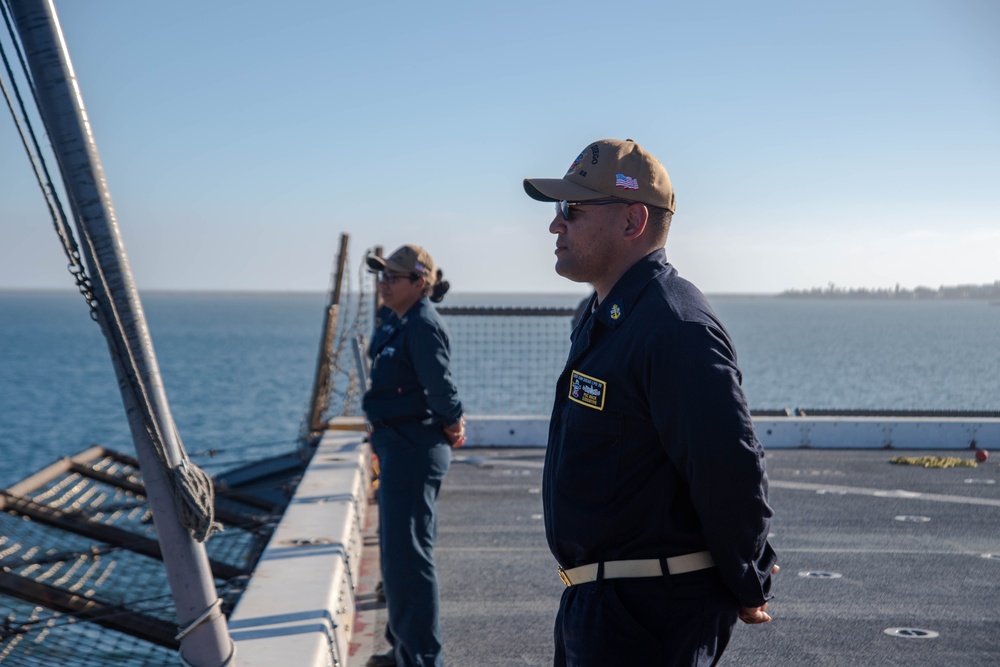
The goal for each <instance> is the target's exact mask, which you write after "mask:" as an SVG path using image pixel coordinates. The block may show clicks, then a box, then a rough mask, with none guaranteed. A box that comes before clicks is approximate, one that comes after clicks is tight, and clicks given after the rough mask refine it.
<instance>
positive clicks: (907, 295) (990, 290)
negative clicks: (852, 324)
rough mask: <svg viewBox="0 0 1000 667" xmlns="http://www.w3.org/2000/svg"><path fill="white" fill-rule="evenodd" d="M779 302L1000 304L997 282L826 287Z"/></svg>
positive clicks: (791, 293) (784, 294)
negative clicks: (871, 301)
mask: <svg viewBox="0 0 1000 667" xmlns="http://www.w3.org/2000/svg"><path fill="white" fill-rule="evenodd" d="M778 296H779V297H782V298H793V299H795V298H800V299H801V298H809V299H891V300H902V301H910V300H914V299H920V300H928V301H933V300H959V299H960V300H965V299H976V300H984V301H991V302H992V301H1000V280H997V281H996V282H993V283H984V284H982V285H951V286H946V285H942V286H941V287H938V288H937V289H932V288H930V287H917V288H915V289H912V290H911V289H907V288H905V287H900V286H899V285H896V287H895V288H874V289H872V288H868V287H857V288H855V287H851V288H847V287H837V286H836V285H833V284H830V285H829V286H828V287H825V288H823V287H813V288H812V289H809V290H794V289H792V290H785V291H784V292H781V293H780V294H778Z"/></svg>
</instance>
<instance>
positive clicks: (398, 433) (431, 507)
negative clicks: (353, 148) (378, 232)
mask: <svg viewBox="0 0 1000 667" xmlns="http://www.w3.org/2000/svg"><path fill="white" fill-rule="evenodd" d="M367 262H368V265H369V267H370V268H371V269H372V270H374V271H377V272H378V289H379V295H380V297H381V299H382V302H383V304H385V306H386V307H388V308H389V309H390V310H391V315H388V317H385V318H383V321H382V322H381V323H380V324H379V326H378V327H377V330H376V332H375V335H374V336H373V339H372V346H371V348H370V350H369V354H370V356H371V357H372V360H373V364H372V370H371V389H369V390H368V392H367V393H366V394H365V396H364V399H363V402H362V407H363V408H364V411H365V416H366V417H367V419H368V421H369V423H370V424H371V426H372V433H371V443H372V448H373V449H374V451H375V454H376V455H378V458H379V465H380V473H379V493H378V503H379V538H380V541H381V555H382V577H383V586H384V591H385V598H386V605H387V607H388V610H389V624H388V628H387V630H386V638H387V639H388V641H389V643H390V644H392V646H393V649H392V650H391V651H389V652H388V653H386V654H384V655H375V656H372V657H371V659H369V661H368V665H369V667H381V666H383V665H404V666H406V667H441V665H442V659H441V623H440V612H439V596H438V583H437V574H436V572H435V568H434V558H433V551H434V540H435V537H436V533H437V512H436V500H437V495H438V491H439V490H440V488H441V481H442V480H443V479H444V476H445V473H446V472H447V471H448V466H449V465H450V462H451V449H450V448H451V447H460V446H461V445H462V443H463V442H464V441H465V422H464V419H463V417H462V404H461V402H460V401H459V399H458V392H457V390H456V388H455V384H454V382H452V378H451V371H450V369H449V364H450V344H449V337H448V330H447V328H446V327H445V325H444V322H443V321H442V320H441V318H440V316H439V315H438V314H437V311H435V310H434V307H433V306H432V305H431V303H430V302H431V300H432V299H433V300H437V301H440V298H441V297H443V296H444V292H445V291H447V283H445V282H443V281H442V280H441V272H440V271H437V270H436V269H435V266H434V260H433V259H431V256H430V255H429V254H428V253H427V251H426V250H424V249H423V248H421V247H420V246H415V245H404V246H402V247H401V248H399V249H397V250H396V251H395V252H393V253H392V254H391V255H390V256H389V257H388V259H383V258H381V257H375V256H369V257H368V259H367ZM383 313H384V311H383Z"/></svg>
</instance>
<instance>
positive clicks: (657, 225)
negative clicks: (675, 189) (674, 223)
mask: <svg viewBox="0 0 1000 667" xmlns="http://www.w3.org/2000/svg"><path fill="white" fill-rule="evenodd" d="M646 210H647V211H649V216H648V217H647V218H646V226H647V227H648V228H649V231H650V232H652V234H653V237H654V238H655V239H656V241H657V243H658V244H659V245H663V244H664V243H666V241H667V232H669V231H670V221H671V220H672V219H673V217H674V214H673V213H671V212H670V211H668V210H667V209H665V208H659V207H658V206H646Z"/></svg>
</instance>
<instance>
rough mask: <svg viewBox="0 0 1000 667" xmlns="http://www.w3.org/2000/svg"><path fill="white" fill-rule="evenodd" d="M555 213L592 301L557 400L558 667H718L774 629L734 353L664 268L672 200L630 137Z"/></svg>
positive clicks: (590, 158)
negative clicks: (765, 626) (768, 626)
mask: <svg viewBox="0 0 1000 667" xmlns="http://www.w3.org/2000/svg"><path fill="white" fill-rule="evenodd" d="M524 189H525V191H526V192H527V193H528V195H529V196H531V197H532V198H534V199H537V200H539V201H547V202H556V213H555V217H554V218H553V220H552V223H551V224H550V225H549V231H550V232H552V233H553V234H555V235H556V250H555V255H556V267H555V268H556V273H558V274H559V275H561V276H563V277H565V278H569V279H570V280H573V281H577V282H589V283H591V284H592V285H593V287H594V289H595V294H594V295H593V296H592V297H591V300H590V304H589V307H588V308H586V309H585V312H584V315H583V317H582V318H581V320H580V322H579V323H578V324H577V326H576V328H575V329H574V331H573V334H572V336H571V340H572V345H571V349H570V353H569V359H568V361H567V364H566V367H565V369H564V370H563V372H562V375H561V376H560V377H559V381H558V384H557V386H556V396H555V405H554V407H553V409H552V420H551V422H550V426H549V443H548V450H547V452H546V460H545V470H544V482H543V491H542V494H543V495H542V498H543V503H544V511H545V532H546V536H547V538H548V542H549V548H550V549H551V550H552V553H553V555H554V556H555V557H556V560H557V561H558V563H559V573H560V577H561V578H562V579H563V582H564V583H565V584H566V587H567V588H566V590H565V592H564V593H563V596H562V600H561V603H560V607H559V613H558V616H557V618H556V627H555V661H554V664H555V665H556V666H557V667H563V666H572V667H607V666H608V665H715V664H716V663H717V662H718V660H719V658H720V657H721V655H722V652H723V650H724V649H725V648H726V645H727V643H728V642H729V638H730V636H731V634H732V630H733V627H734V625H735V623H736V619H737V618H740V619H741V620H743V621H744V622H745V623H765V622H767V621H769V620H770V616H768V614H767V612H766V609H767V601H768V599H770V597H771V577H772V574H773V572H776V571H777V566H776V565H775V560H776V557H775V554H774V551H773V550H772V549H771V547H770V545H769V544H768V543H767V535H768V525H769V523H770V519H771V516H772V512H771V508H770V507H769V506H768V503H767V476H766V474H765V471H764V452H763V450H762V448H761V445H760V443H759V442H758V440H757V438H756V436H755V434H754V429H753V424H752V422H751V420H750V412H749V410H748V408H747V404H746V399H745V398H744V395H743V392H742V390H741V389H740V381H741V375H740V370H739V368H738V367H737V365H736V353H735V351H734V349H733V344H732V341H731V340H730V339H729V335H728V334H727V333H726V330H725V328H723V326H722V324H721V323H720V322H719V320H718V319H717V318H716V316H715V314H714V313H713V312H712V309H711V307H710V306H709V304H708V302H707V301H706V299H705V297H704V296H703V295H702V294H701V292H700V291H698V289H697V288H696V287H695V286H694V285H692V284H691V283H689V282H687V281H686V280H684V279H682V278H681V277H680V276H679V275H678V274H677V271H676V270H675V269H674V267H673V266H671V265H670V264H668V263H667V259H666V254H665V251H664V244H665V242H666V237H667V230H668V229H669V226H670V219H671V217H672V215H673V212H674V193H673V188H672V186H671V183H670V178H669V176H668V175H667V172H666V170H665V169H664V168H663V165H662V164H660V162H659V161H658V160H657V159H656V158H655V157H653V156H652V155H651V154H649V153H648V152H646V151H645V150H643V149H642V148H641V147H640V146H639V145H638V144H636V143H635V142H633V141H632V140H630V139H629V140H625V141H619V140H613V139H605V140H602V141H596V142H594V143H592V144H590V145H589V146H587V148H585V149H584V150H583V152H582V153H580V155H579V157H577V158H576V160H575V161H574V162H573V164H572V165H571V166H570V168H569V171H568V172H567V173H566V175H565V176H563V177H562V178H558V179H534V178H529V179H525V181H524Z"/></svg>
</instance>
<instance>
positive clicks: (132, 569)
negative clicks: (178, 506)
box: [0, 446, 304, 667]
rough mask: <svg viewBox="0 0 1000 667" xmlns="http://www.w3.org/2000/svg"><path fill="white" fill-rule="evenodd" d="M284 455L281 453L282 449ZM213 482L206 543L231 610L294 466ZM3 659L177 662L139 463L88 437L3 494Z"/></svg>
mask: <svg viewBox="0 0 1000 667" xmlns="http://www.w3.org/2000/svg"><path fill="white" fill-rule="evenodd" d="M286 458H287V457H286ZM255 465H256V467H255V468H252V469H249V470H246V471H244V472H243V474H235V475H230V476H229V477H230V481H225V480H224V477H225V476H221V477H223V480H222V481H219V480H217V482H216V496H215V497H216V506H215V516H216V519H217V520H219V521H220V522H221V523H222V524H223V526H224V531H223V532H221V533H217V534H215V535H213V536H212V537H211V538H209V540H208V541H207V542H206V545H205V546H206V551H207V554H208V558H209V563H210V567H211V570H212V575H213V578H214V581H215V585H216V588H217V591H218V594H219V597H220V599H221V600H222V604H223V612H224V613H226V614H227V615H228V613H229V612H230V611H231V610H232V608H233V606H234V605H235V603H236V601H237V600H238V598H239V595H240V593H241V592H242V590H243V588H244V587H245V585H246V582H247V579H248V577H249V574H250V572H251V571H252V569H253V567H254V566H255V565H256V562H257V559H258V558H259V557H260V553H261V552H262V551H263V548H264V546H265V545H266V543H267V540H268V538H269V537H270V535H271V533H272V532H273V529H274V526H275V525H276V523H277V520H278V518H279V517H280V514H281V512H282V511H283V509H284V505H285V504H287V497H288V494H289V493H290V490H291V488H292V487H293V486H294V480H295V479H296V478H297V476H298V475H299V474H300V473H301V468H302V467H304V460H303V462H302V465H300V466H296V465H291V464H289V462H288V461H285V460H275V461H270V462H268V461H263V462H258V463H257V464H255ZM0 508H2V509H3V512H2V513H0V616H2V619H0V622H2V625H0V664H5V665H18V666H21V665H24V666H26V667H33V666H34V665H46V666H47V667H48V666H51V665H63V664H72V665H74V666H87V667H89V666H90V665H94V666H95V667H96V666H98V665H100V666H107V665H127V666H130V665H136V666H139V665H141V666H143V667H155V666H157V665H175V664H177V653H176V651H177V648H178V646H179V642H178V641H177V640H176V639H175V637H176V634H177V632H178V629H179V628H178V621H177V615H176V611H175V608H174V604H173V599H172V597H171V595H170V590H169V586H168V583H167V576H166V570H165V569H164V565H163V561H162V559H161V556H160V549H159V544H158V542H157V541H156V527H155V524H154V523H153V517H152V513H151V511H150V508H149V504H148V503H147V500H146V497H145V491H144V487H143V485H142V479H141V475H140V473H139V467H138V463H137V461H135V460H134V459H133V458H131V457H128V456H125V455H122V454H119V453H117V452H113V451H110V450H107V449H104V448H103V447H99V446H95V447H91V448H90V449H88V450H86V451H84V452H81V453H80V454H77V455H76V456H72V457H68V458H65V459H62V460H60V461H58V462H56V463H54V464H52V465H51V466H48V467H47V468H45V469H43V470H41V471H39V472H38V473H36V474H34V475H32V476H30V477H28V478H27V479H25V480H23V481H21V482H19V483H17V484H15V485H14V486H12V487H10V488H8V489H5V490H3V491H2V492H0Z"/></svg>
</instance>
